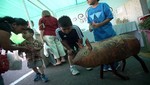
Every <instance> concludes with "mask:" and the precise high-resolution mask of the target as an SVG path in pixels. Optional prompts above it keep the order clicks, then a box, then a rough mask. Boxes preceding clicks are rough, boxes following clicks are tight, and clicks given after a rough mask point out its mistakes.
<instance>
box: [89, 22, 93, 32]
mask: <svg viewBox="0 0 150 85" xmlns="http://www.w3.org/2000/svg"><path fill="white" fill-rule="evenodd" d="M89 31H90V32H92V31H93V27H92V24H89Z"/></svg>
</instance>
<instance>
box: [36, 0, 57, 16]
mask: <svg viewBox="0 0 150 85" xmlns="http://www.w3.org/2000/svg"><path fill="white" fill-rule="evenodd" d="M37 1H38V2H39V3H40V4H42V5H43V6H44V7H45V8H47V9H48V10H49V11H50V12H51V13H52V15H54V16H56V15H55V14H54V12H53V11H52V10H51V9H49V8H48V7H47V6H46V5H45V4H44V3H42V2H41V1H40V0H37Z"/></svg>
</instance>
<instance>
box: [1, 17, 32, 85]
mask: <svg viewBox="0 0 150 85" xmlns="http://www.w3.org/2000/svg"><path fill="white" fill-rule="evenodd" d="M26 27H27V22H26V21H25V20H24V19H22V18H12V17H9V16H5V17H2V18H0V48H3V49H4V50H20V51H27V50H30V49H28V48H25V47H19V46H12V45H11V40H10V36H11V32H14V33H15V34H19V33H22V31H23V30H24V29H25V28H26ZM0 63H1V61H0ZM0 65H1V64H0ZM0 70H2V69H0ZM1 74H2V73H0V85H4V82H3V78H2V76H1Z"/></svg>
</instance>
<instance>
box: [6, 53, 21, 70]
mask: <svg viewBox="0 0 150 85" xmlns="http://www.w3.org/2000/svg"><path fill="white" fill-rule="evenodd" d="M7 57H8V60H9V70H21V69H22V59H21V58H20V57H19V55H18V51H13V52H10V51H8V52H7Z"/></svg>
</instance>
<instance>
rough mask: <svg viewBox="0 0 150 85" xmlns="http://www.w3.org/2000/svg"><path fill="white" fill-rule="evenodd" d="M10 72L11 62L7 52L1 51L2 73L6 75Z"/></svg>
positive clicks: (0, 67) (0, 63)
mask: <svg viewBox="0 0 150 85" xmlns="http://www.w3.org/2000/svg"><path fill="white" fill-rule="evenodd" d="M8 70H9V61H8V59H7V55H6V52H5V51H3V50H1V52H0V73H5V72H6V71H8Z"/></svg>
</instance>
